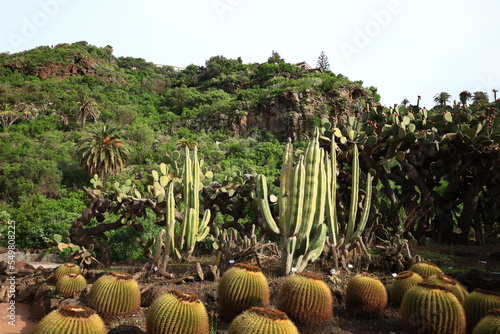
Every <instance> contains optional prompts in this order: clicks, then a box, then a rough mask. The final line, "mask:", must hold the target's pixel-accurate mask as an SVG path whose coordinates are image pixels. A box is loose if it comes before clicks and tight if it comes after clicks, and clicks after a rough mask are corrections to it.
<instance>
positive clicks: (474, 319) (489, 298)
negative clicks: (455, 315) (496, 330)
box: [463, 289, 500, 330]
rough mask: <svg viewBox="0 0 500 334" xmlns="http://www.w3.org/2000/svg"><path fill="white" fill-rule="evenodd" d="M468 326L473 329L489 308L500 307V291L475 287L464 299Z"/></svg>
mask: <svg viewBox="0 0 500 334" xmlns="http://www.w3.org/2000/svg"><path fill="white" fill-rule="evenodd" d="M463 305H464V310H465V315H466V317H467V328H468V329H469V330H472V329H473V328H474V326H475V325H476V324H477V323H478V322H479V321H480V320H481V319H482V318H483V317H484V316H486V313H487V312H488V311H489V310H492V309H496V308H500V293H498V292H494V291H489V290H484V289H475V290H474V291H472V292H471V293H470V294H469V295H468V296H467V298H465V301H464V304H463Z"/></svg>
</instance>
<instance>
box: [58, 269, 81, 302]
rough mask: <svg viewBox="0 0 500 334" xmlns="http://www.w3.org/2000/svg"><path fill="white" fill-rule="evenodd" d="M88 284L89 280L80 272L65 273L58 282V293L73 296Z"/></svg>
mask: <svg viewBox="0 0 500 334" xmlns="http://www.w3.org/2000/svg"><path fill="white" fill-rule="evenodd" d="M86 286H87V280H85V277H83V276H82V275H80V274H75V273H70V274H66V275H63V276H62V277H60V278H59V279H58V280H57V282H56V293H57V294H59V295H61V296H62V297H64V298H68V297H73V296H74V295H75V293H78V292H80V291H82V290H83V289H84V288H85V287H86Z"/></svg>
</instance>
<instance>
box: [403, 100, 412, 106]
mask: <svg viewBox="0 0 500 334" xmlns="http://www.w3.org/2000/svg"><path fill="white" fill-rule="evenodd" d="M408 103H410V101H409V100H408V99H403V101H401V104H402V105H404V106H405V107H406V105H407V104H408Z"/></svg>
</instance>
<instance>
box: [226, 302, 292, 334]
mask: <svg viewBox="0 0 500 334" xmlns="http://www.w3.org/2000/svg"><path fill="white" fill-rule="evenodd" d="M298 333H299V331H298V330H297V327H295V325H294V324H293V322H292V321H291V320H290V319H288V317H287V315H286V314H285V313H284V312H281V311H278V310H274V309H269V308H262V307H252V308H250V309H248V310H246V311H244V312H243V313H241V314H240V315H239V316H237V317H236V318H235V319H234V320H233V321H232V322H231V324H230V325H229V328H228V334H298Z"/></svg>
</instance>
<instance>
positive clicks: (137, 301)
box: [89, 272, 141, 319]
mask: <svg viewBox="0 0 500 334" xmlns="http://www.w3.org/2000/svg"><path fill="white" fill-rule="evenodd" d="M89 303H90V305H91V306H92V307H93V308H94V309H95V310H96V311H97V312H98V313H99V314H100V315H101V317H103V318H105V319H110V318H114V317H116V316H123V315H128V314H133V313H136V312H137V311H138V310H139V307H140V305H141V292H140V290H139V284H137V281H136V280H135V279H134V278H133V277H132V275H130V274H126V273H121V272H110V273H108V274H107V275H104V276H101V277H99V278H98V279H97V280H96V281H95V282H94V284H93V285H92V288H91V289H90V292H89Z"/></svg>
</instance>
